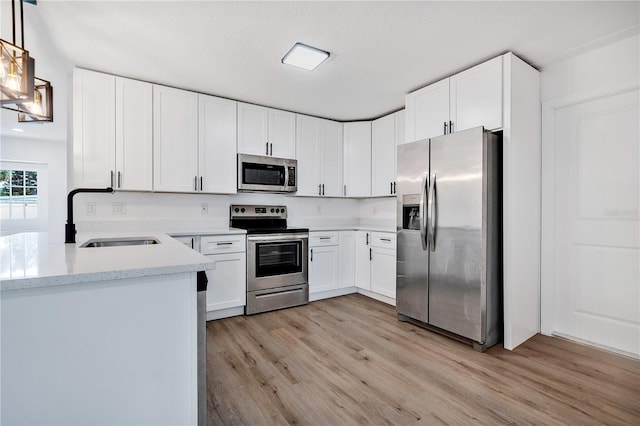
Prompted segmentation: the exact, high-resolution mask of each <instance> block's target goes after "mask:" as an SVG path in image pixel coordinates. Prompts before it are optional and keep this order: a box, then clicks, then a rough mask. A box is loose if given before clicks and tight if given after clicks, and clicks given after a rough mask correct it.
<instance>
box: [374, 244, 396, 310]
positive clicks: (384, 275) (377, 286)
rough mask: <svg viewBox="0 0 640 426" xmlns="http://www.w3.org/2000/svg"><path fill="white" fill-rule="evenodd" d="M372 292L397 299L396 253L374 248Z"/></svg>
mask: <svg viewBox="0 0 640 426" xmlns="http://www.w3.org/2000/svg"><path fill="white" fill-rule="evenodd" d="M372 257H373V259H372V260H371V291H373V292H375V293H378V294H382V295H383V296H387V297H390V298H392V299H395V298H396V251H395V250H391V249H382V248H378V247H373V249H372Z"/></svg>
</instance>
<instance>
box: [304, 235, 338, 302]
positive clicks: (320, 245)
mask: <svg viewBox="0 0 640 426" xmlns="http://www.w3.org/2000/svg"><path fill="white" fill-rule="evenodd" d="M338 243H339V241H338V232H335V231H334V232H309V293H310V294H312V293H319V292H323V291H328V290H335V289H337V288H338V271H339V269H338V268H339V257H338V255H339V245H338Z"/></svg>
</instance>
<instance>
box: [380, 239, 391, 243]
mask: <svg viewBox="0 0 640 426" xmlns="http://www.w3.org/2000/svg"><path fill="white" fill-rule="evenodd" d="M380 241H388V242H391V240H390V239H389V238H380Z"/></svg>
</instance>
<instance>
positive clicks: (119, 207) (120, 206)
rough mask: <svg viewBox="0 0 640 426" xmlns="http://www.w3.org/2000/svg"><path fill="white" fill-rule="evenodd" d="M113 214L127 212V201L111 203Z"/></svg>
mask: <svg viewBox="0 0 640 426" xmlns="http://www.w3.org/2000/svg"><path fill="white" fill-rule="evenodd" d="M111 209H112V210H111V214H114V215H123V214H127V203H125V202H120V203H111Z"/></svg>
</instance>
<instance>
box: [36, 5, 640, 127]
mask: <svg viewBox="0 0 640 426" xmlns="http://www.w3.org/2000/svg"><path fill="white" fill-rule="evenodd" d="M639 6H640V3H639V2H635V1H634V2H611V1H605V2H592V1H585V2H580V1H570V2H540V1H535V2H520V1H516V2H402V1H392V2H351V1H340V2H324V1H315V2H212V1H206V2H205V1H194V2H191V1H141V2H135V1H54V0H39V1H38V5H37V7H33V6H31V5H25V9H26V8H31V9H33V10H34V11H31V10H29V11H27V12H28V13H34V14H37V15H38V16H37V17H34V18H35V19H37V20H38V22H41V23H42V27H39V29H38V31H40V32H42V34H45V35H46V37H47V38H50V40H51V41H52V42H53V43H54V45H55V46H56V47H57V49H58V52H59V54H60V55H61V56H62V59H63V60H64V61H65V63H68V64H72V65H78V66H81V67H85V68H89V69H94V70H99V71H105V72H109V73H113V74H117V75H122V76H127V77H132V78H137V79H141V80H146V81H151V82H154V83H161V84H166V85H170V86H175V87H180V88H185V89H190V90H195V91H198V92H203V93H209V94H214V95H218V96H223V97H228V98H233V99H237V100H241V101H246V102H252V103H257V104H262V105H267V106H271V107H276V108H281V109H285V110H291V111H296V112H301V113H306V114H311V115H316V116H320V117H327V118H332V119H337V120H343V121H349V120H357V119H370V118H375V117H379V116H381V115H384V114H385V113H388V112H391V111H394V110H397V109H400V108H402V107H404V95H405V94H406V93H408V92H411V91H412V90H415V89H417V88H419V87H422V86H424V85H426V84H428V83H431V82H434V81H437V80H439V79H441V78H443V77H446V76H448V75H450V74H452V73H455V72H457V71H460V70H462V69H465V68H468V67H469V66H472V65H475V64H477V63H479V62H482V61H484V60H486V59H489V58H491V57H494V56H496V55H499V54H501V53H504V52H507V51H513V52H514V53H516V54H517V55H519V56H520V57H522V58H523V59H525V60H526V61H528V62H529V63H531V64H532V65H534V66H535V67H537V68H540V67H544V66H545V65H548V64H550V63H552V62H554V61H557V60H560V59H564V58H566V57H568V56H571V55H574V54H577V53H580V52H581V51H584V50H586V49H589V48H592V47H593V46H594V45H597V44H598V43H601V44H602V43H604V42H608V41H609V40H612V39H615V38H616V37H617V38H622V36H623V35H627V34H628V35H631V34H633V33H637V32H638V24H639V16H640V7H639ZM27 18H29V15H27ZM295 42H302V43H305V44H309V45H312V46H315V47H318V48H320V49H324V50H328V51H330V52H331V57H330V58H329V59H328V60H327V61H326V62H325V63H323V64H322V65H320V67H318V68H317V69H316V70H315V71H312V72H309V71H304V70H300V69H297V68H293V67H291V66H287V65H283V64H281V63H280V60H281V58H282V57H283V56H284V54H285V53H286V52H287V51H288V50H289V49H290V48H291V46H292V45H293V44H294V43H295Z"/></svg>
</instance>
